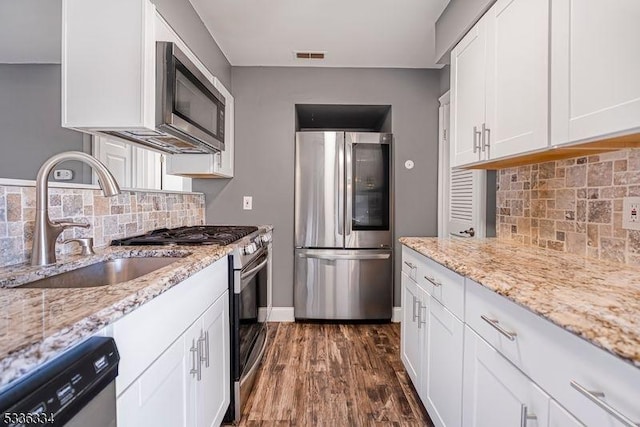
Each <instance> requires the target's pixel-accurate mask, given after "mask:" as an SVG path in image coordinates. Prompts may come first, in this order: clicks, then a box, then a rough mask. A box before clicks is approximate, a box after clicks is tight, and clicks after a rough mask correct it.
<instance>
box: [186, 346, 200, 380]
mask: <svg viewBox="0 0 640 427" xmlns="http://www.w3.org/2000/svg"><path fill="white" fill-rule="evenodd" d="M189 351H190V352H191V370H190V371H189V373H190V374H191V375H195V377H196V378H197V380H198V381H200V380H201V379H202V369H201V365H200V360H199V359H200V342H199V341H198V344H197V345H196V340H192V341H191V348H190V349H189Z"/></svg>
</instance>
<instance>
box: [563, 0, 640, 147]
mask: <svg viewBox="0 0 640 427" xmlns="http://www.w3.org/2000/svg"><path fill="white" fill-rule="evenodd" d="M552 7H553V9H552V13H551V16H552V28H551V31H552V34H551V41H552V47H551V49H552V60H551V62H552V71H551V84H552V94H553V97H552V103H551V109H552V114H553V116H552V142H553V143H554V144H563V143H566V142H574V141H580V140H589V139H596V138H597V137H602V136H606V135H612V134H616V133H625V131H628V130H630V129H634V128H639V127H640V78H638V76H640V48H638V41H639V40H640V25H638V22H640V2H639V1H638V0H615V1H601V0H554V1H553V2H552ZM636 130H640V129H636Z"/></svg>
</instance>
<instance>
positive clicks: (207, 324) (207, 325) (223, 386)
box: [196, 291, 231, 427]
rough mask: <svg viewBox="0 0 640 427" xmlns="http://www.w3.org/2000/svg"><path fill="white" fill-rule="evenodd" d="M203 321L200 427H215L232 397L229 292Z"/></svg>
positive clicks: (217, 302)
mask: <svg viewBox="0 0 640 427" xmlns="http://www.w3.org/2000/svg"><path fill="white" fill-rule="evenodd" d="M202 321H203V323H202V324H203V329H202V333H201V336H200V338H201V343H200V345H201V350H202V353H203V354H202V355H201V356H202V357H201V363H202V381H200V382H198V387H197V398H196V400H197V403H196V405H197V407H198V409H197V414H198V421H197V426H198V427H213V426H218V425H220V423H221V422H222V419H223V418H224V414H225V412H226V410H227V407H228V406H229V402H230V398H231V390H230V385H231V378H230V372H231V367H230V354H231V353H230V349H229V292H228V291H226V292H225V293H224V294H222V296H220V297H219V298H218V299H217V300H216V302H215V303H213V305H212V306H211V307H209V309H208V310H207V311H205V313H204V314H203V317H202Z"/></svg>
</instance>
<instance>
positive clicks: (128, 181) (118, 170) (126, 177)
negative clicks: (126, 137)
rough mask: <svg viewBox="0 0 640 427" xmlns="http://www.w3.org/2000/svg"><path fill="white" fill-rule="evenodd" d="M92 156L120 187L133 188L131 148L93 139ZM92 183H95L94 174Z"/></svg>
mask: <svg viewBox="0 0 640 427" xmlns="http://www.w3.org/2000/svg"><path fill="white" fill-rule="evenodd" d="M93 156H94V157H95V158H97V159H98V160H100V161H101V162H102V163H104V165H105V166H106V167H107V169H109V172H111V173H112V174H113V176H114V177H115V179H116V181H118V184H119V185H120V186H121V187H126V188H131V187H132V186H133V147H132V146H131V144H127V143H126V142H122V141H117V140H112V139H107V138H103V137H99V136H94V137H93ZM94 183H97V181H96V177H95V174H94Z"/></svg>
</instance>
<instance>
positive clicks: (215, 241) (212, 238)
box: [111, 225, 271, 422]
mask: <svg viewBox="0 0 640 427" xmlns="http://www.w3.org/2000/svg"><path fill="white" fill-rule="evenodd" d="M240 239H242V244H241V245H237V246H236V248H235V249H234V251H233V253H232V254H231V255H230V256H229V308H230V313H231V319H230V325H231V331H230V333H231V354H230V357H231V384H230V385H229V386H230V387H231V405H230V406H229V410H228V411H227V414H226V416H225V421H226V422H232V421H239V420H240V414H241V409H242V405H243V404H244V403H245V402H246V400H247V397H248V396H249V392H250V391H251V388H252V387H253V382H254V380H255V376H256V373H257V368H258V366H259V365H260V362H261V360H262V356H263V354H264V351H265V349H266V346H267V323H266V322H265V319H267V318H268V317H269V309H270V305H271V304H270V299H269V298H268V295H269V293H270V289H269V287H270V285H269V272H268V267H269V260H270V253H271V232H263V233H261V232H260V231H259V230H258V227H253V226H211V225H202V226H194V227H180V228H173V229H166V228H163V229H158V230H154V231H151V232H149V233H147V234H144V235H141V236H134V237H128V238H125V239H119V240H114V241H112V242H111V244H112V245H118V246H122V245H228V244H231V243H234V242H236V241H238V240H240ZM263 310H264V311H263Z"/></svg>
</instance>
